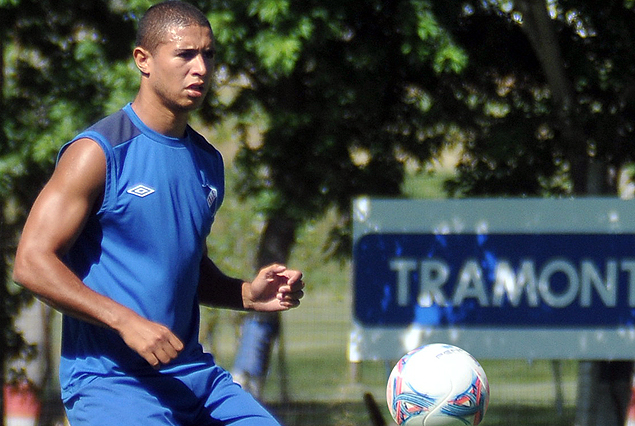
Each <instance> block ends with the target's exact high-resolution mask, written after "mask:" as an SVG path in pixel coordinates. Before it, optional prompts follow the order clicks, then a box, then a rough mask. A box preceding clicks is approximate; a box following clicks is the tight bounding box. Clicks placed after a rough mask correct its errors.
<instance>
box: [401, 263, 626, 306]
mask: <svg viewBox="0 0 635 426" xmlns="http://www.w3.org/2000/svg"><path fill="white" fill-rule="evenodd" d="M389 266H390V270H391V271H394V272H395V273H396V285H397V292H396V298H397V305H399V306H408V305H410V304H411V300H410V294H411V288H412V286H413V285H418V289H419V291H418V295H417V300H416V303H417V304H418V305H419V306H421V307H424V308H425V307H430V306H433V305H437V306H442V307H443V306H459V305H461V304H462V303H463V302H464V301H465V300H467V299H474V300H476V301H477V302H478V303H479V305H480V306H494V307H500V306H503V304H504V303H505V301H507V302H508V303H509V304H510V305H512V306H518V305H519V304H520V303H521V301H523V300H524V301H525V303H526V304H527V305H528V306H530V307H536V306H539V305H540V303H541V301H542V302H543V303H545V304H546V305H548V306H551V307H553V308H564V307H566V306H569V305H571V304H573V303H574V302H575V301H576V300H577V301H578V304H579V305H580V306H581V307H590V306H591V305H592V302H593V295H594V294H595V295H596V296H597V298H598V299H599V300H600V301H601V303H602V304H603V305H604V306H606V307H615V306H616V305H617V295H618V287H619V285H620V274H621V273H623V276H624V277H625V282H623V284H622V285H626V286H627V288H628V304H629V307H635V259H622V260H617V259H607V260H606V262H605V264H604V265H603V266H604V268H603V270H602V268H600V267H599V266H598V265H597V264H596V263H595V262H594V261H592V260H588V259H587V260H581V261H580V262H579V264H578V263H575V262H571V261H569V260H567V259H564V258H552V259H549V260H548V261H547V262H545V263H544V265H536V262H535V261H533V260H531V259H525V260H522V261H520V262H519V265H518V267H517V268H516V269H514V268H513V266H512V264H511V263H510V262H509V261H507V260H504V259H503V260H498V261H497V262H496V263H495V265H493V267H492V265H488V268H487V271H486V272H487V273H488V274H490V275H488V276H485V272H484V270H483V266H482V263H481V262H480V261H479V260H477V259H466V260H465V261H464V262H463V264H462V265H461V268H460V269H459V271H458V273H457V274H456V281H455V282H454V283H450V282H449V280H450V271H451V268H450V265H449V264H448V263H447V262H445V261H444V260H441V259H423V260H418V259H413V258H394V259H391V260H390V262H389ZM491 271H493V275H492V272H491ZM415 273H417V275H418V277H419V280H418V282H417V283H415V282H413V281H414V279H413V276H414V274H415ZM450 284H453V285H450Z"/></svg>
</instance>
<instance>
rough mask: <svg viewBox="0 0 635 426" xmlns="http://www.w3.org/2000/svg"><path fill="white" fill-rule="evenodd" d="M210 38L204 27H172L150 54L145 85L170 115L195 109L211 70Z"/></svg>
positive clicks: (206, 85) (198, 104)
mask: <svg viewBox="0 0 635 426" xmlns="http://www.w3.org/2000/svg"><path fill="white" fill-rule="evenodd" d="M215 53H216V48H215V44H214V35H213V34H212V31H211V30H210V29H209V28H207V27H201V26H197V25H191V26H187V27H173V28H172V29H171V30H170V31H169V32H168V34H167V35H166V39H165V42H164V43H161V44H160V45H159V46H158V47H157V48H156V49H155V51H154V52H153V53H152V54H151V56H150V60H149V65H150V68H149V69H148V78H149V81H148V82H149V83H150V85H151V87H152V89H153V91H154V93H155V94H156V95H157V96H158V98H159V101H160V102H162V103H163V104H164V105H165V106H166V107H168V108H169V109H170V110H172V111H174V112H182V111H191V110H193V109H196V108H198V107H199V106H200V105H201V104H202V102H203V99H204V98H205V94H206V93H207V91H208V89H209V86H210V79H211V76H212V72H213V71H214V55H215Z"/></svg>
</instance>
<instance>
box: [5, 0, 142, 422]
mask: <svg viewBox="0 0 635 426" xmlns="http://www.w3.org/2000/svg"><path fill="white" fill-rule="evenodd" d="M147 6H148V4H147V2H145V1H136V2H129V5H128V6H126V7H125V8H124V7H123V6H122V5H118V2H110V1H97V2H88V3H86V2H84V3H81V2H75V1H70V0H66V1H47V0H44V1H30V0H0V93H1V95H0V209H1V210H0V212H1V216H0V225H1V227H0V277H1V281H0V300H2V301H3V304H2V305H1V306H0V330H2V335H3V338H2V339H1V340H0V366H1V367H0V368H1V370H0V374H1V378H2V380H1V381H2V383H4V382H5V377H4V365H5V362H6V360H7V359H8V358H9V357H12V356H17V355H19V354H22V355H23V356H24V354H25V351H26V350H28V349H29V348H27V347H25V346H24V345H23V342H22V340H21V339H20V336H19V335H17V334H16V333H15V330H14V328H13V326H12V321H11V320H12V318H13V317H14V316H15V314H16V312H17V311H18V309H19V308H20V306H21V305H22V303H23V302H24V301H26V300H28V299H29V298H30V296H29V295H28V294H27V293H26V292H21V291H19V289H17V288H16V287H13V286H12V285H11V284H10V283H9V270H10V265H11V260H12V257H13V254H14V253H15V245H16V241H17V236H18V234H19V232H20V230H21V228H22V224H23V223H24V220H25V217H26V213H27V212H28V209H29V208H30V206H31V204H32V202H33V200H34V198H35V196H36V195H37V193H38V192H39V188H40V187H41V186H42V185H43V183H44V181H45V180H46V179H47V178H48V176H49V175H50V173H51V171H52V167H53V162H54V160H55V154H56V152H57V150H58V149H59V147H60V146H61V144H62V143H63V142H64V141H66V140H68V139H70V138H71V137H72V136H73V135H74V134H75V133H76V132H77V131H78V130H80V129H82V128H83V127H85V126H86V124H87V123H89V122H91V121H92V120H94V119H96V118H99V117H101V116H103V115H104V114H105V113H107V112H110V111H112V110H113V109H115V108H119V107H120V106H121V104H122V102H124V101H122V99H129V98H130V97H131V96H132V93H134V92H133V91H132V90H134V89H133V88H134V87H135V86H136V81H135V73H134V71H132V70H131V68H130V65H129V64H130V62H131V61H129V57H130V51H131V47H132V40H133V39H134V25H135V23H134V20H133V19H132V17H133V13H135V12H138V11H139V10H145V8H147ZM2 407H3V404H2V401H1V400H0V418H4V415H3V413H2V412H1V410H2Z"/></svg>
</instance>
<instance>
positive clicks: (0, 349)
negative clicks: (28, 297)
mask: <svg viewBox="0 0 635 426" xmlns="http://www.w3.org/2000/svg"><path fill="white" fill-rule="evenodd" d="M4 103H5V101H4V37H2V36H0V153H2V152H3V151H4V146H5V145H6V143H7V136H6V134H5V133H4V114H5V113H4V111H5V108H4ZM4 204H5V203H4V197H3V196H2V194H1V193H0V209H1V210H0V300H1V301H4V300H6V298H7V296H8V295H7V280H8V279H9V273H8V265H7V259H8V257H7V254H8V253H6V251H7V248H6V247H7V244H6V242H7V230H6V224H5V217H4V215H5V209H4ZM10 326H11V321H10V318H8V315H7V312H6V304H4V303H3V304H2V305H1V306H0V333H2V334H0V385H2V388H3V389H4V384H5V382H6V377H5V366H6V364H7V359H6V353H7V342H6V338H5V336H6V330H8V329H9V327H10ZM0 424H2V425H4V392H0Z"/></svg>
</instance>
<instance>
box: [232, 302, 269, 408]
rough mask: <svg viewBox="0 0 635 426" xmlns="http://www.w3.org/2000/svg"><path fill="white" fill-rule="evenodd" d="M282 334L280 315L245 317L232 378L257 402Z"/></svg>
mask: <svg viewBox="0 0 635 426" xmlns="http://www.w3.org/2000/svg"><path fill="white" fill-rule="evenodd" d="M279 332H280V315H279V314H278V313H277V312H274V313H263V312H257V313H250V314H248V315H246V316H245V318H244V320H243V324H242V327H241V337H240V343H239V346H238V352H237V353H236V359H235V361H234V368H233V370H232V376H233V377H234V380H235V381H236V382H237V383H239V384H240V385H241V386H242V387H243V388H244V389H245V390H247V391H248V392H250V393H251V394H252V395H253V396H254V397H255V398H261V396H262V389H263V386H264V382H265V378H266V376H267V371H268V369H269V361H270V358H271V351H272V347H273V344H274V342H275V340H276V338H277V337H278V336H279Z"/></svg>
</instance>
